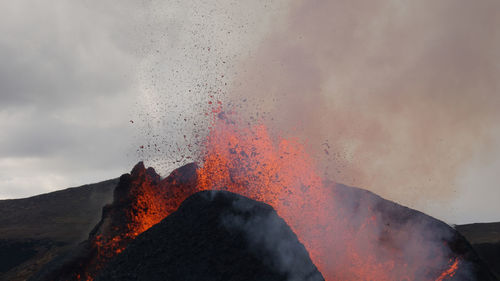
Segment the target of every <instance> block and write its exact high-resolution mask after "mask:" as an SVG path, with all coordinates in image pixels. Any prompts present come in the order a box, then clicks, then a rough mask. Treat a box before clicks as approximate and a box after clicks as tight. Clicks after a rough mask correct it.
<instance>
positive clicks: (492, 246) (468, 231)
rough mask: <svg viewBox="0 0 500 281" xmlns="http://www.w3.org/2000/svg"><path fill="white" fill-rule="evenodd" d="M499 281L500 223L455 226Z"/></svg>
mask: <svg viewBox="0 0 500 281" xmlns="http://www.w3.org/2000/svg"><path fill="white" fill-rule="evenodd" d="M455 228H456V230H458V231H459V232H460V233H461V234H462V235H464V236H465V238H467V240H468V241H469V242H470V243H471V244H472V247H473V248H474V250H476V252H477V253H478V255H479V256H480V257H481V258H482V259H483V260H484V261H485V262H486V263H487V264H488V266H489V267H490V268H491V270H492V271H493V273H494V274H495V276H496V277H497V279H500V222H495V223H472V224H464V225H457V226H455Z"/></svg>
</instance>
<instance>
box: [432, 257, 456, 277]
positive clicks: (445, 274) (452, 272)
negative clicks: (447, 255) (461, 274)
mask: <svg viewBox="0 0 500 281" xmlns="http://www.w3.org/2000/svg"><path fill="white" fill-rule="evenodd" d="M451 261H452V260H450V262H451ZM459 261H460V260H459V259H458V258H456V259H455V260H454V261H453V263H452V264H451V265H450V267H449V268H448V269H447V270H445V271H444V272H443V273H441V275H440V276H439V277H438V279H436V281H443V280H447V279H449V278H451V277H453V276H454V275H455V273H456V272H457V270H458V263H459Z"/></svg>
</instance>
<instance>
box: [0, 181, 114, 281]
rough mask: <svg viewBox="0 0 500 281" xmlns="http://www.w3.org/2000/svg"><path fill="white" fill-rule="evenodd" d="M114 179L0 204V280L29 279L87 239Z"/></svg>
mask: <svg viewBox="0 0 500 281" xmlns="http://www.w3.org/2000/svg"><path fill="white" fill-rule="evenodd" d="M117 183H118V179H113V180H107V181H103V182H100V183H96V184H89V185H84V186H81V187H75V188H68V189H65V190H60V191H56V192H51V193H47V194H42V195H38V196H33V197H29V198H24V199H13V200H0V214H1V215H0V280H9V281H17V280H27V279H28V278H29V276H31V275H32V274H33V273H35V272H37V271H38V270H40V268H41V267H42V266H43V265H44V264H45V263H47V262H48V261H50V260H51V259H53V258H54V257H55V256H58V255H59V254H61V253H62V252H64V251H65V250H68V249H71V248H72V247H74V246H75V245H76V244H77V243H79V242H81V241H82V240H84V239H86V238H87V236H88V233H89V231H90V230H92V228H93V227H94V226H95V225H96V223H97V222H98V221H99V218H100V216H101V212H102V207H103V206H104V205H105V204H107V203H110V202H111V201H112V200H113V197H112V195H113V190H114V188H115V187H116V185H117Z"/></svg>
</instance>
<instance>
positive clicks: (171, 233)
mask: <svg viewBox="0 0 500 281" xmlns="http://www.w3.org/2000/svg"><path fill="white" fill-rule="evenodd" d="M96 280H101V281H103V280H107V281H113V280H117V281H118V280H120V281H128V280H130V281H132V280H150V281H155V280H158V281H159V280H186V281H189V280H192V281H197V280H206V281H211V280H214V281H215V280H239V281H244V280H259V281H271V280H283V281H286V280H297V281H299V280H304V281H306V280H307V281H315V280H318V281H319V280H324V279H323V277H322V276H321V274H320V273H319V272H318V270H317V269H316V267H315V266H314V265H313V263H312V261H311V260H310V258H309V254H308V253H307V251H306V249H305V248H304V246H303V245H302V244H301V243H300V242H299V241H298V240H297V236H296V235H295V234H294V233H293V232H292V230H291V229H290V228H289V227H288V225H287V224H286V223H285V222H284V221H283V219H281V218H280V217H279V216H278V215H277V214H276V212H275V211H274V210H273V208H272V207H271V206H269V205H267V204H264V203H261V202H257V201H254V200H251V199H248V198H246V197H243V196H240V195H237V194H234V193H230V192H226V191H203V192H200V193H196V194H195V195H193V196H191V197H189V198H188V199H186V200H185V201H184V202H183V203H182V205H181V206H180V207H179V209H178V210H177V211H176V212H174V213H172V214H171V215H169V216H168V217H167V218H165V219H164V220H163V221H162V222H161V223H159V224H157V225H155V226H153V227H152V228H151V229H149V230H148V231H146V232H144V233H143V234H141V235H140V236H139V237H137V238H136V239H135V240H134V241H133V242H132V243H131V244H130V245H129V246H128V247H127V249H126V250H125V251H124V252H123V253H122V254H120V255H118V256H117V257H116V258H115V259H114V260H113V261H112V262H111V263H110V264H109V265H108V266H107V268H106V269H105V270H104V271H103V272H102V273H101V274H100V275H99V277H98V278H97V279H96Z"/></svg>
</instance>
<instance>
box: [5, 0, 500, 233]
mask: <svg viewBox="0 0 500 281" xmlns="http://www.w3.org/2000/svg"><path fill="white" fill-rule="evenodd" d="M499 12H500V4H498V3H497V1H490V0H481V1H474V2H473V3H472V2H470V1H452V0H447V1H440V2H439V3H435V1H430V0H428V1H391V0H384V1H382V0H381V1H367V0H366V1H364V0H356V1H349V4H347V3H346V2H345V1H299V0H297V1H266V0H259V1H230V0H225V1H223V0H218V1H200V0H197V1H153V0H150V1H146V0H142V1H139V0H137V1H134V0H125V1H116V0H104V1H94V0H87V1H65V0H56V1H52V2H51V5H47V4H46V3H44V2H42V1H38V0H19V1H3V2H1V3H0V34H1V35H2V36H1V37H0V131H1V133H0V198H19V197H25V196H30V195H35V194H39V193H43V192H48V191H53V190H57V189H61V188H65V187H69V186H78V185H81V184H85V183H90V182H96V181H101V180H105V179H109V178H114V177H117V176H119V175H120V174H122V173H124V172H127V171H129V170H130V169H131V167H132V166H133V165H134V163H135V162H137V161H138V160H146V162H147V163H148V164H150V165H153V166H155V168H157V170H158V171H159V172H160V173H161V174H163V175H165V174H168V172H169V171H170V170H171V169H173V168H175V167H176V166H178V165H180V164H182V163H186V162H189V161H190V160H189V158H187V157H186V156H190V155H192V154H194V152H193V151H191V150H190V149H187V148H186V146H185V142H183V140H184V136H187V138H188V139H190V140H193V139H195V138H196V137H195V136H196V135H203V133H204V132H205V130H206V127H205V126H204V124H203V122H204V120H203V117H202V112H203V110H204V106H205V105H206V101H208V99H209V96H211V95H215V96H218V98H220V99H221V100H224V101H238V100H242V99H246V98H248V99H249V101H253V102H254V104H256V105H255V107H252V106H249V107H248V108H247V109H246V110H247V111H248V113H249V114H253V113H254V112H255V111H266V112H270V114H271V115H272V116H274V121H273V122H274V123H273V124H269V125H270V126H271V127H274V128H279V129H283V130H285V131H294V132H295V133H296V134H298V135H299V136H300V137H302V138H304V139H305V140H306V141H307V142H308V143H309V145H310V146H311V153H313V154H314V155H316V156H317V157H318V159H320V162H321V163H322V164H321V165H322V167H323V169H325V171H327V172H328V174H329V176H331V177H332V178H333V179H334V180H337V181H339V182H343V183H346V184H351V185H356V186H360V187H364V188H367V189H370V190H372V191H374V192H376V193H378V194H381V195H383V196H384V197H387V198H390V199H393V200H395V201H397V202H400V203H403V204H405V205H409V206H412V207H415V208H418V209H420V210H423V211H426V212H429V213H431V214H433V215H435V216H437V217H440V218H443V219H445V220H447V221H448V222H450V223H458V222H470V221H493V220H500V217H499V216H498V215H497V214H500V207H493V206H496V205H498V204H496V203H497V201H498V199H500V186H499V183H500V177H499V176H498V173H497V171H498V169H500V150H499V149H498V147H500V134H499V132H500V128H499V126H498V124H497V123H500V122H498V121H499V120H500V116H499V114H498V113H497V111H498V110H497V109H496V108H498V106H500V102H499V101H500V100H499V96H500V94H499V93H498V91H499V88H500V87H499V83H500V82H499V81H500V79H498V78H499V75H500V71H499V65H500V64H499V63H500V54H499V53H498V50H500V34H499V31H498V28H497V26H499V24H500V23H499V22H498V21H499V19H500V14H499ZM185 120H187V121H185ZM131 121H132V122H131ZM297 132H298V133H297ZM324 143H327V144H328V146H329V147H331V148H330V149H331V150H330V152H329V154H328V155H329V156H328V157H327V156H325V153H323V150H324V146H323V144H324ZM141 145H144V146H145V148H144V149H140V146H141ZM148 145H149V146H148ZM155 145H156V146H155ZM331 155H336V157H332V156H331Z"/></svg>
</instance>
